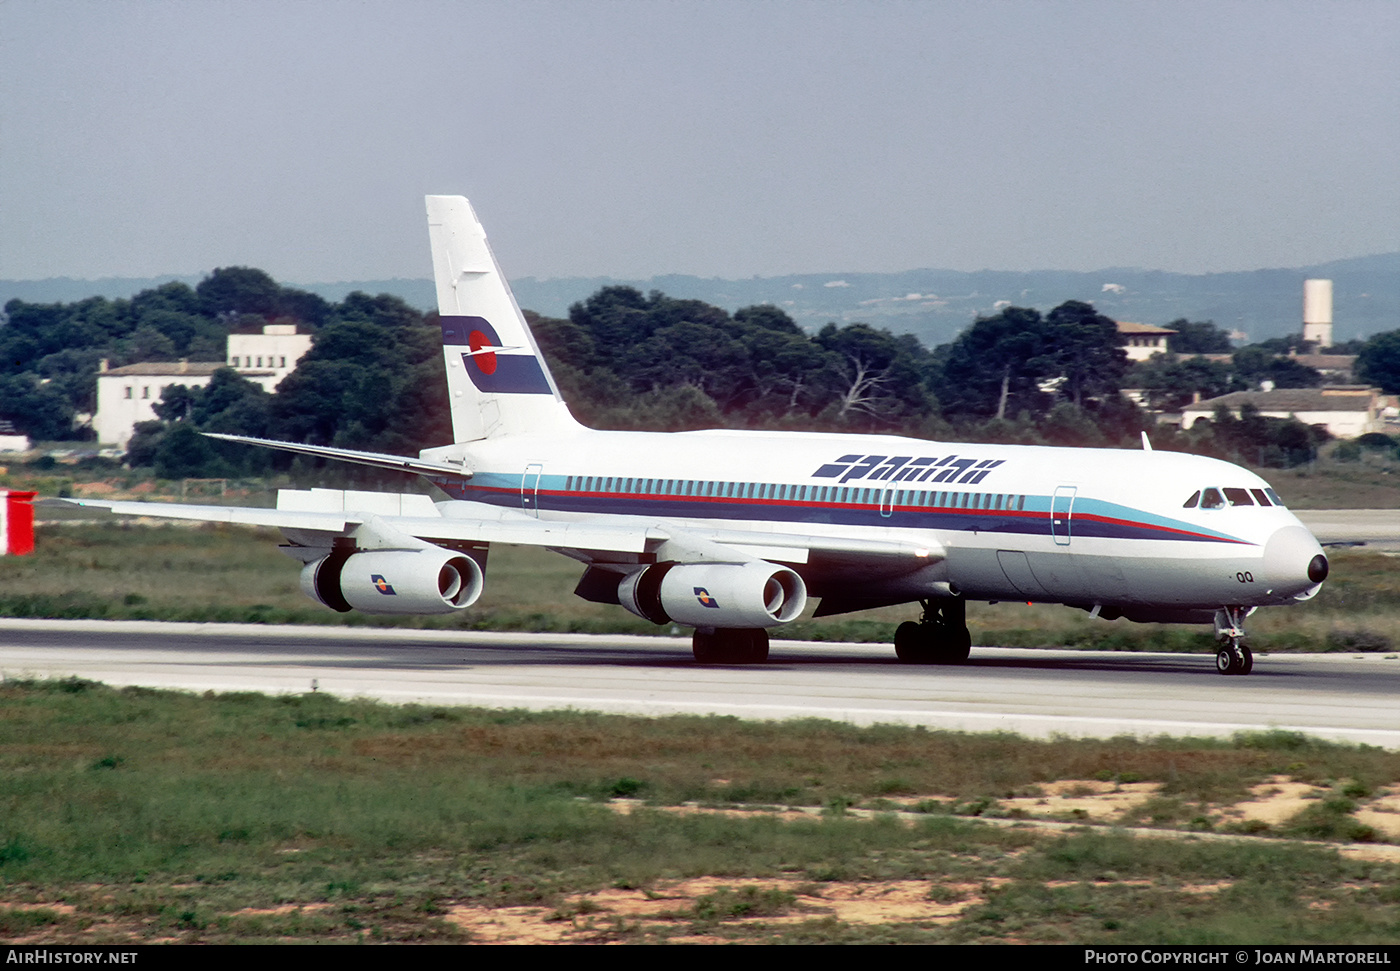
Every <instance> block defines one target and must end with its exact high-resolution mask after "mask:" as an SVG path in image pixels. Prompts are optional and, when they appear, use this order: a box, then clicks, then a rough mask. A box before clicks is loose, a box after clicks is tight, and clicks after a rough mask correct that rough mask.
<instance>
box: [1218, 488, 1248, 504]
mask: <svg viewBox="0 0 1400 971" xmlns="http://www.w3.org/2000/svg"><path fill="white" fill-rule="evenodd" d="M1225 498H1226V499H1228V500H1230V505H1232V506H1252V505H1254V500H1253V499H1251V498H1249V490H1248V489H1229V488H1227V489H1226V490H1225Z"/></svg>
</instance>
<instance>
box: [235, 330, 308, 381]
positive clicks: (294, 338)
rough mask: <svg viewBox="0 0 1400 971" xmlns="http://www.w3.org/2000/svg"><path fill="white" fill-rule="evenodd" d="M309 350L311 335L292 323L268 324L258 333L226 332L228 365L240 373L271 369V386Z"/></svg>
mask: <svg viewBox="0 0 1400 971" xmlns="http://www.w3.org/2000/svg"><path fill="white" fill-rule="evenodd" d="M309 350H311V335H310V334H298V333H297V328H296V325H295V324H268V325H267V326H265V327H263V332H262V333H261V334H229V335H228V366H229V367H231V368H234V369H235V370H237V371H240V372H242V371H271V372H272V374H273V375H274V380H273V382H272V387H273V388H275V387H277V385H279V384H281V383H282V379H283V378H285V377H286V376H287V375H289V374H291V373H292V371H293V370H295V369H296V366H297V361H299V360H301V356H302V355H303V354H305V353H306V352H307V351H309ZM268 390H271V389H270V388H269V389H268Z"/></svg>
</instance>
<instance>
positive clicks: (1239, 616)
mask: <svg viewBox="0 0 1400 971" xmlns="http://www.w3.org/2000/svg"><path fill="white" fill-rule="evenodd" d="M1252 612H1253V611H1252V609H1251V608H1247V607H1224V608H1221V609H1220V610H1217V611H1216V612H1215V639H1216V640H1218V641H1219V642H1220V650H1219V651H1218V652H1217V653H1216V655H1215V670H1217V671H1219V672H1220V673H1221V674H1248V673H1249V672H1250V671H1252V670H1254V654H1253V652H1251V651H1250V649H1249V647H1248V645H1246V644H1245V642H1244V636H1245V635H1244V619H1245V617H1247V616H1248V615H1249V614H1250V613H1252Z"/></svg>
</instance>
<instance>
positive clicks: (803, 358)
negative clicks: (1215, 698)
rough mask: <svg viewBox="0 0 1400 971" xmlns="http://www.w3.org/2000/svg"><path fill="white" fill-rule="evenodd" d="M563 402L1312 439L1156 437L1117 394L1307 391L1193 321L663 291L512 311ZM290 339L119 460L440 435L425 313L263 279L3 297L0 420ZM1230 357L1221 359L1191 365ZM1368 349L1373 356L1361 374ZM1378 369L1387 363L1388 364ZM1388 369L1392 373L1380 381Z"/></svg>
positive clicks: (654, 410)
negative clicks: (930, 312)
mask: <svg viewBox="0 0 1400 971" xmlns="http://www.w3.org/2000/svg"><path fill="white" fill-rule="evenodd" d="M527 317H528V318H529V320H530V322H531V326H532V328H533V330H534V333H535V336H536V338H537V340H538V342H539V344H540V347H541V351H542V352H543V354H544V356H545V358H546V359H547V361H548V362H549V365H550V368H551V370H552V371H553V373H554V375H555V377H556V379H557V381H558V383H559V385H560V387H561V389H562V391H563V393H564V396H565V398H566V400H567V401H568V403H569V406H570V407H571V408H572V409H573V411H574V412H575V414H576V415H577V416H578V417H579V419H580V420H581V421H583V422H584V423H585V424H589V425H592V426H594V427H600V428H631V429H651V430H667V431H679V430H686V429H695V428H709V427H731V428H771V429H788V430H811V431H851V432H879V433H890V434H905V435H912V436H917V437H924V438H936V439H943V440H954V441H959V440H960V441H973V440H975V441H997V442H1014V443H1025V444H1053V445H1083V446H1123V447H1139V445H1140V436H1141V433H1142V432H1143V431H1149V432H1150V434H1151V437H1152V439H1153V442H1154V445H1155V447H1158V448H1169V449H1180V450H1189V451H1195V452H1200V453H1203V454H1212V455H1217V456H1219V457H1222V458H1227V459H1233V460H1244V461H1248V462H1252V463H1261V464H1270V465H1287V464H1294V463H1296V462H1299V461H1306V460H1307V459H1308V458H1310V457H1311V456H1312V455H1313V454H1314V453H1315V449H1316V447H1317V445H1318V444H1319V443H1320V442H1321V441H1322V439H1323V438H1324V437H1325V433H1322V434H1320V433H1319V432H1318V430H1316V429H1312V428H1309V427H1307V426H1303V425H1301V424H1299V423H1298V422H1296V421H1290V420H1282V419H1269V418H1263V417H1260V416H1259V415H1257V413H1256V414H1251V413H1248V412H1246V413H1245V414H1243V415H1241V416H1240V417H1239V418H1233V417H1230V416H1228V415H1224V414H1220V415H1217V416H1216V419H1215V420H1214V421H1212V422H1202V423H1198V425H1197V426H1196V427H1195V428H1193V429H1192V430H1191V431H1190V432H1187V433H1182V432H1178V431H1174V430H1171V429H1167V428H1158V427H1155V425H1154V421H1153V418H1152V416H1151V415H1150V414H1148V413H1146V412H1144V411H1142V410H1141V409H1139V408H1138V406H1137V405H1136V404H1134V403H1133V402H1132V401H1130V400H1129V399H1127V398H1126V397H1124V396H1122V395H1121V394H1120V393H1119V392H1120V391H1121V390H1122V389H1123V388H1125V387H1127V388H1142V389H1145V390H1146V392H1147V394H1148V396H1149V399H1150V400H1151V401H1152V403H1153V404H1154V406H1157V407H1167V408H1170V407H1179V406H1180V405H1181V404H1182V403H1184V402H1188V401H1190V400H1191V399H1192V398H1195V397H1212V396H1215V395H1218V394H1223V393H1225V392H1227V391H1231V390H1240V389H1244V388H1251V387H1256V386H1257V385H1258V383H1259V382H1260V381H1261V380H1265V379H1267V380H1271V381H1273V382H1274V384H1275V386H1277V387H1306V386H1312V385H1315V384H1318V383H1320V381H1321V376H1320V375H1319V374H1318V373H1317V372H1316V371H1313V370H1312V369H1310V368H1305V367H1303V366H1302V365H1299V364H1298V363H1297V362H1296V361H1294V360H1292V359H1291V358H1289V357H1287V356H1286V355H1285V354H1284V353H1282V352H1284V351H1286V350H1287V346H1282V347H1273V346H1270V345H1269V344H1267V343H1266V344H1264V345H1255V346H1253V347H1246V348H1240V349H1238V350H1234V351H1231V350H1230V348H1231V344H1230V341H1229V338H1228V336H1227V335H1225V334H1224V332H1222V331H1220V330H1219V329H1218V328H1216V327H1215V326H1214V325H1213V324H1212V323H1210V322H1191V321H1186V320H1181V321H1174V322H1172V324H1171V325H1169V326H1170V327H1171V328H1172V329H1173V330H1176V331H1178V334H1177V335H1176V336H1175V337H1174V338H1173V347H1172V350H1173V352H1174V353H1170V354H1168V355H1164V356H1159V357H1157V358H1154V359H1153V360H1152V361H1149V362H1146V363H1142V364H1137V365H1130V363H1129V361H1128V359H1127V356H1126V353H1125V352H1124V349H1123V340H1122V338H1121V336H1120V335H1119V334H1118V331H1117V328H1116V326H1115V324H1114V322H1113V321H1112V320H1110V319H1108V318H1107V317H1105V316H1103V315H1102V314H1099V313H1098V312H1097V311H1096V310H1095V309H1094V307H1093V306H1092V305H1090V304H1088V303H1084V302H1081V301H1068V302H1066V303H1064V304H1061V305H1060V306H1059V307H1056V308H1054V309H1052V310H1050V311H1048V312H1046V313H1041V312H1040V311H1038V310H1035V309H1031V308H1024V307H1007V308H1005V309H1003V310H1001V311H1000V312H999V313H997V314H995V315H993V316H990V317H982V318H979V319H977V320H975V321H973V322H972V323H971V324H970V325H969V326H968V327H967V328H966V329H965V330H964V331H963V332H962V333H961V334H959V335H958V337H957V338H956V339H954V340H953V341H951V342H949V343H948V344H944V345H942V346H940V347H937V348H934V349H932V350H930V349H928V348H926V347H924V346H923V345H922V344H921V343H920V342H919V341H918V340H917V339H915V338H914V337H912V336H909V335H903V336H898V335H894V334H892V333H890V332H889V331H887V330H882V329H877V328H874V327H871V326H869V325H867V324H863V323H848V324H844V325H838V324H835V323H830V324H827V325H826V326H824V327H822V328H820V329H819V330H817V331H816V332H815V333H811V334H809V333H807V332H806V331H804V330H803V329H802V328H801V327H799V326H798V325H797V323H796V322H795V321H793V319H792V318H791V317H790V316H788V315H787V314H786V313H785V312H784V311H783V310H781V309H780V308H777V307H774V306H771V305H761V306H754V307H746V308H743V309H740V310H737V311H735V312H734V313H732V314H731V313H729V312H728V311H725V310H723V309H722V308H719V307H715V306H712V305H710V304H707V303H704V302H702V301H698V300H684V299H677V298H674V297H670V296H667V295H666V294H664V293H661V292H659V291H652V292H650V293H646V294H644V293H642V292H640V291H638V290H636V289H634V288H631V287H621V286H615V287H605V288H603V289H601V290H599V291H598V292H596V293H594V294H593V295H591V296H589V297H588V298H587V299H585V300H582V301H580V302H578V303H576V304H574V305H573V306H572V307H571V308H570V310H569V315H568V317H567V318H547V317H540V316H538V315H536V314H533V313H529V312H528V311H527ZM266 323H294V324H296V325H297V327H298V328H299V329H301V330H302V331H303V332H309V333H311V334H312V335H313V344H312V349H311V351H310V352H309V353H308V354H307V355H306V356H305V357H304V358H302V360H301V361H300V362H299V364H298V366H297V368H296V370H295V371H294V372H293V373H292V374H291V375H289V376H288V377H287V378H286V379H285V380H284V381H283V383H282V384H281V385H280V387H279V389H278V391H277V393H276V394H267V393H266V392H264V391H263V390H262V389H261V388H260V387H259V386H257V385H256V384H253V383H252V382H250V381H247V380H246V379H244V378H242V377H240V376H239V375H238V374H237V373H235V372H234V371H232V370H231V369H226V370H221V371H219V372H217V373H216V374H215V376H214V378H213V379H212V380H211V382H210V384H209V385H208V387H205V388H189V387H180V386H172V387H171V388H168V389H167V390H166V392H165V394H164V397H163V400H162V402H161V403H160V405H159V406H158V410H157V413H158V420H157V421H154V422H149V423H145V424H143V425H142V426H140V427H139V428H138V430H137V435H136V436H135V438H134V439H133V440H132V442H131V445H130V450H129V453H128V456H127V459H128V462H129V463H130V464H133V465H137V466H150V467H153V468H154V469H155V470H156V471H157V473H158V474H160V475H162V476H166V477H180V476H198V475H220V474H253V473H260V472H264V471H267V470H269V469H272V468H281V467H285V463H287V462H288V461H289V458H288V457H287V456H285V455H281V454H277V453H270V452H265V451H262V450H256V449H250V448H246V447H241V446H230V445H226V444H223V443H219V442H216V441H212V440H209V439H207V438H203V437H202V436H200V435H199V434H198V432H200V431H224V432H234V433H239V434H248V435H255V436H260V437H268V438H279V439H285V440H289V441H301V442H310V443H314V444H332V445H339V446H343V447H347V448H359V449H368V450H373V451H384V452H394V453H400V454H410V453H414V452H416V451H418V450H419V449H420V448H425V447H429V446H433V445H440V444H443V443H446V442H448V441H450V440H451V425H450V420H449V415H448V411H447V391H446V382H445V376H444V374H443V366H442V352H441V338H440V332H439V329H438V326H437V319H436V314H435V313H428V314H423V313H420V312H419V311H417V310H415V309H413V308H411V307H409V306H408V305H407V304H405V303H404V302H403V301H402V300H400V299H398V298H396V297H392V296H388V295H379V296H370V295H368V294H364V293H352V294H350V295H349V296H347V297H346V298H345V299H344V300H343V301H341V302H339V303H331V302H328V301H326V300H323V299H322V298H320V297H318V296H316V295H314V294H310V293H306V292H305V291H300V290H296V289H294V288H289V287H283V286H281V285H279V284H277V283H276V281H274V280H273V279H272V278H271V277H270V276H269V275H268V274H266V273H264V272H263V271H261V270H256V269H252V268H248V267H231V268H224V269H219V270H216V271H214V272H213V273H211V274H210V275H209V277H207V278H205V279H204V280H203V281H201V283H200V284H199V285H198V286H196V287H193V288H191V287H188V286H185V285H184V284H179V283H171V284H165V285H163V286H161V287H157V288H154V289H151V290H146V291H142V292H141V293H139V294H137V295H136V296H134V297H132V298H131V299H130V300H107V299H104V298H101V297H93V298H90V299H88V300H83V301H78V302H75V303H71V304H30V303H25V302H23V301H19V300H12V301H10V302H9V303H8V304H6V305H5V317H4V320H3V325H0V418H7V419H9V420H11V421H12V422H14V424H16V425H17V426H18V427H19V428H20V429H21V430H22V431H25V432H26V433H28V434H30V435H31V436H32V437H35V438H41V439H60V438H64V437H72V436H74V435H76V434H79V433H78V432H77V431H75V429H74V421H73V419H74V416H75V415H76V414H78V413H80V412H84V411H86V412H91V411H92V410H93V408H94V407H95V400H94V399H95V382H96V373H97V364H98V361H99V360H100V359H102V358H107V359H108V360H109V361H110V362H111V363H112V365H114V366H119V365H122V364H129V363H136V362H138V361H152V360H172V359H175V358H178V357H185V358H188V359H191V360H223V359H224V354H225V342H226V340H227V336H228V334H229V333H230V332H234V331H237V330H240V329H246V330H251V331H256V330H260V328H261V327H262V326H263V325H264V324H266ZM1391 336H1392V337H1393V338H1394V340H1393V344H1394V347H1393V348H1392V345H1391V344H1387V343H1386V341H1384V340H1382V338H1385V337H1386V335H1380V337H1378V338H1373V339H1372V341H1370V342H1368V343H1367V345H1366V346H1365V347H1363V348H1362V359H1363V361H1368V362H1370V361H1374V363H1373V364H1371V363H1368V364H1367V367H1369V368H1370V370H1368V371H1367V372H1366V374H1367V375H1368V378H1367V379H1368V380H1373V381H1376V382H1377V383H1382V384H1383V385H1384V383H1385V381H1387V380H1391V377H1392V376H1393V379H1394V382H1393V383H1394V384H1396V385H1397V386H1400V332H1397V333H1396V334H1395V335H1391ZM1200 353H1210V354H1215V355H1222V354H1229V355H1230V356H1229V357H1228V358H1224V359H1206V358H1202V357H1197V356H1194V355H1196V354H1200ZM1368 353H1370V357H1368V356H1367V355H1368ZM1387 354H1389V355H1390V356H1389V357H1387V356H1386V355H1387ZM1387 369H1389V370H1387Z"/></svg>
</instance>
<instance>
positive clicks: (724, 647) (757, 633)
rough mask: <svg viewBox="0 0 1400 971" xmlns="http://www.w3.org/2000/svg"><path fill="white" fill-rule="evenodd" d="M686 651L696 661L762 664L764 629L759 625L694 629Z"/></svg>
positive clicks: (765, 656)
mask: <svg viewBox="0 0 1400 971" xmlns="http://www.w3.org/2000/svg"><path fill="white" fill-rule="evenodd" d="M690 650H691V653H692V654H694V655H695V662H696V663H697V664H762V663H763V662H764V661H766V660H768V632H767V631H766V630H763V629H761V628H759V629H754V630H749V629H746V628H745V629H731V628H712V629H709V630H705V629H702V628H696V630H695V633H694V634H693V635H692V636H691V640H690Z"/></svg>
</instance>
